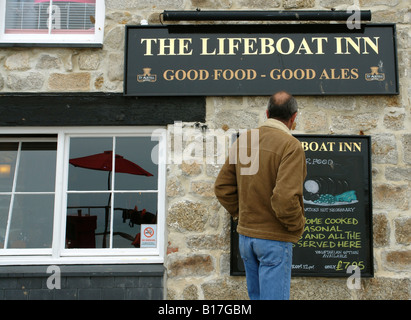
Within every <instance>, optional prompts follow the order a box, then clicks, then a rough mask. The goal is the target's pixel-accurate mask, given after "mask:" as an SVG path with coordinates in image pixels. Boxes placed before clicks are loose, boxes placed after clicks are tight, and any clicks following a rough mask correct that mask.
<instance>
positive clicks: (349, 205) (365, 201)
mask: <svg viewBox="0 0 411 320" xmlns="http://www.w3.org/2000/svg"><path fill="white" fill-rule="evenodd" d="M296 138H298V139H299V140H300V141H301V144H302V147H303V148H304V150H305V154H306V159H307V178H306V180H305V182H304V211H305V217H306V225H305V230H304V233H303V235H302V237H301V239H300V240H299V242H298V243H296V244H295V245H294V247H293V269H292V275H293V276H326V277H343V276H345V277H347V270H348V271H349V269H348V268H349V267H350V266H353V267H355V266H358V267H359V268H360V271H361V273H360V274H361V277H372V276H373V274H374V271H373V251H372V202H371V165H370V146H371V143H370V137H368V136H333V135H327V136H318V135H315V136H314V135H312V136H311V135H296ZM231 274H232V275H244V265H243V262H242V260H241V257H240V254H239V251H238V234H237V232H236V224H235V223H234V222H233V221H232V230H231ZM349 274H351V273H349Z"/></svg>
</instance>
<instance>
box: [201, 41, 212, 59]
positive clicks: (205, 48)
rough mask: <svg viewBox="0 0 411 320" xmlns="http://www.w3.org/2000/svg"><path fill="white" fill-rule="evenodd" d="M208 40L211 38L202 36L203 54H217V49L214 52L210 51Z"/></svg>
mask: <svg viewBox="0 0 411 320" xmlns="http://www.w3.org/2000/svg"><path fill="white" fill-rule="evenodd" d="M208 40H210V38H201V53H200V55H201V56H207V55H209V56H212V55H215V52H216V49H214V51H213V52H208V50H207V49H208Z"/></svg>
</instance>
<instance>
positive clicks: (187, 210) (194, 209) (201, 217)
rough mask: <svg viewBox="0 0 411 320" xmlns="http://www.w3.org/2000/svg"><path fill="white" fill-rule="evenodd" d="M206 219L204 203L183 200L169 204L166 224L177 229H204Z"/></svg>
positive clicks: (198, 230)
mask: <svg viewBox="0 0 411 320" xmlns="http://www.w3.org/2000/svg"><path fill="white" fill-rule="evenodd" d="M207 220H208V212H207V207H206V205H205V204H204V203H201V202H193V201H189V200H183V201H179V202H176V203H174V204H172V205H171V207H170V208H169V210H168V217H167V224H168V225H169V226H170V227H172V228H174V229H177V230H179V231H185V230H186V231H197V232H202V231H204V227H205V225H206V223H207Z"/></svg>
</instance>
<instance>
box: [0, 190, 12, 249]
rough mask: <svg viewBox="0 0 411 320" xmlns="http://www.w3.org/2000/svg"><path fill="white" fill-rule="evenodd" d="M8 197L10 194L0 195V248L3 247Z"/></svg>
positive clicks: (7, 214)
mask: <svg viewBox="0 0 411 320" xmlns="http://www.w3.org/2000/svg"><path fill="white" fill-rule="evenodd" d="M10 198H11V197H10V196H0V249H3V248H4V242H5V238H6V229H7V218H8V216H9V206H10Z"/></svg>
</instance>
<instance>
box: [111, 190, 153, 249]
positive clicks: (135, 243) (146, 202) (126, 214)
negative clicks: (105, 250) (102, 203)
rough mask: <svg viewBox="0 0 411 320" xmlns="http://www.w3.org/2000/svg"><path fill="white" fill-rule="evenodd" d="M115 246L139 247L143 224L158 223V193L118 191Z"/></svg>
mask: <svg viewBox="0 0 411 320" xmlns="http://www.w3.org/2000/svg"><path fill="white" fill-rule="evenodd" d="M114 199H115V200H114V220H113V229H114V232H113V248H139V247H140V241H139V236H140V235H139V233H140V228H141V224H157V194H156V193H116V194H115V196H114Z"/></svg>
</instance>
